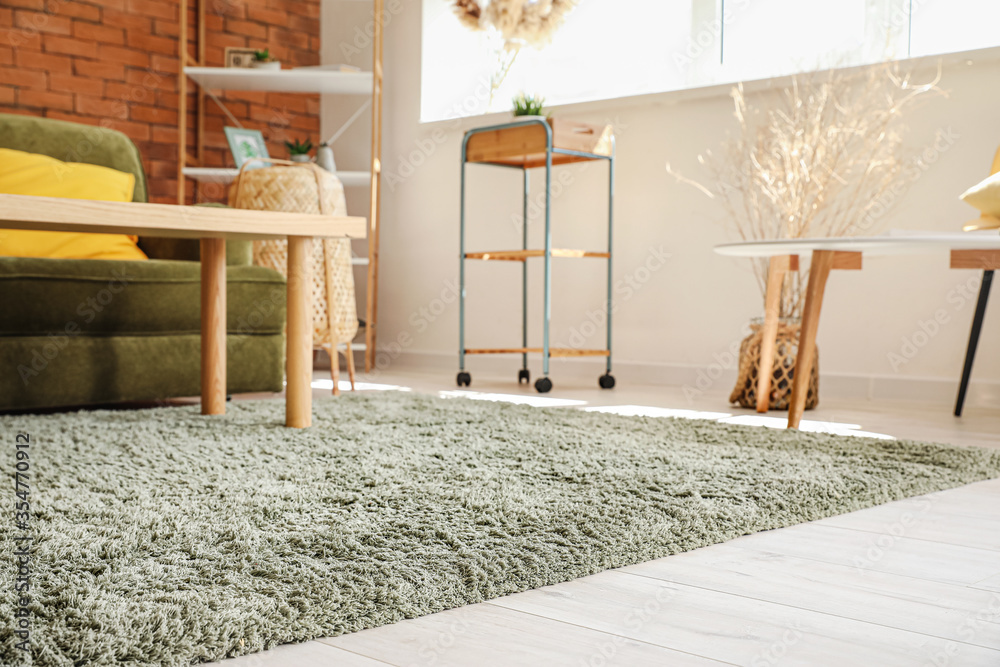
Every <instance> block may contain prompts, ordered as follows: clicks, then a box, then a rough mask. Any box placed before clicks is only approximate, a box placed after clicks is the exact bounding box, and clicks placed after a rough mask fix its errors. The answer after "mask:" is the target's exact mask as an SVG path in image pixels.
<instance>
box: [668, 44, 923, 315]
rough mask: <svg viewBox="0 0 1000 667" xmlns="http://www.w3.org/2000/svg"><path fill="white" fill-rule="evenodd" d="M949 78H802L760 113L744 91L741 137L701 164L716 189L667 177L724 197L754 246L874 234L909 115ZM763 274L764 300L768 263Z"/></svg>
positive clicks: (793, 298)
mask: <svg viewBox="0 0 1000 667" xmlns="http://www.w3.org/2000/svg"><path fill="white" fill-rule="evenodd" d="M940 77H941V74H940V71H939V72H938V75H937V77H936V78H935V79H934V80H933V81H931V82H930V83H926V84H922V85H915V84H914V83H913V82H912V81H911V78H910V75H909V74H903V73H901V72H900V70H899V67H898V65H896V64H892V63H882V64H878V65H873V66H870V67H866V68H862V69H860V70H829V71H824V72H816V73H811V74H803V75H797V76H794V77H792V81H791V84H790V85H789V86H788V88H786V89H784V90H782V91H781V92H780V93H779V94H778V99H777V101H776V102H775V103H774V104H773V105H770V106H768V107H767V108H765V109H755V108H751V107H750V106H749V105H748V103H747V98H746V95H745V94H744V92H743V86H742V84H739V85H737V86H735V87H734V88H733V91H732V98H733V101H734V103H735V116H736V120H737V123H738V125H739V134H738V136H737V137H735V138H733V139H730V140H729V141H727V142H725V143H724V144H723V149H724V150H723V151H722V152H720V153H719V154H713V153H712V152H711V151H708V152H706V153H705V154H704V155H700V156H699V157H698V160H699V162H700V163H701V164H703V165H704V166H705V167H706V169H707V170H708V171H709V173H710V174H711V177H712V183H713V185H714V187H713V188H708V187H705V186H703V185H701V184H700V183H697V182H695V181H692V180H690V179H686V178H684V177H682V176H681V175H680V174H679V173H677V172H675V171H673V170H672V169H671V168H670V165H667V171H668V172H669V173H671V174H673V175H674V176H676V177H677V178H678V179H679V180H681V181H684V182H687V183H689V184H691V185H694V186H695V187H697V188H699V189H700V190H701V191H703V192H704V193H705V194H706V195H708V196H709V197H711V198H712V199H716V200H718V201H719V203H720V204H721V205H722V206H723V208H724V209H725V211H726V213H727V214H728V215H729V219H730V221H731V223H732V225H733V226H734V227H735V229H736V232H737V233H738V235H739V236H740V238H741V239H743V240H745V241H750V240H767V239H785V238H815V237H830V236H853V235H857V234H861V233H871V232H872V231H873V230H874V228H875V227H876V226H877V225H878V222H879V220H878V218H879V216H880V214H881V212H882V211H883V210H884V206H883V204H882V203H881V202H882V201H883V199H884V197H885V196H886V195H887V194H889V192H890V191H891V190H892V189H893V188H894V187H897V185H898V184H899V183H900V179H901V178H902V175H903V174H902V172H903V169H904V167H905V165H906V158H905V156H904V154H903V150H902V146H903V140H902V134H903V132H904V131H905V126H904V125H903V122H902V120H903V113H904V112H905V111H907V110H908V109H909V108H911V107H912V106H913V105H914V104H915V103H916V102H917V101H918V100H919V99H921V98H924V97H926V96H927V94H928V93H940V92H941V91H940V89H939V88H938V87H937V84H938V81H939V80H940ZM803 264H804V263H803ZM754 268H755V271H754V273H755V274H756V278H757V282H758V285H759V286H760V289H761V293H762V294H763V292H764V287H765V284H766V278H767V262H766V260H761V261H758V262H757V263H756V264H755V267H754ZM789 278H790V279H787V280H785V287H784V291H783V293H782V299H781V317H783V318H795V317H800V316H801V313H802V305H803V297H804V287H805V273H804V270H800V272H799V273H798V274H794V273H793V274H792V275H790V276H789Z"/></svg>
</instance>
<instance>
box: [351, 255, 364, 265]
mask: <svg viewBox="0 0 1000 667" xmlns="http://www.w3.org/2000/svg"><path fill="white" fill-rule="evenodd" d="M351 264H353V265H354V266H368V258H367V257H351Z"/></svg>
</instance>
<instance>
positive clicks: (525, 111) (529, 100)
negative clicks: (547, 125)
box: [513, 93, 547, 118]
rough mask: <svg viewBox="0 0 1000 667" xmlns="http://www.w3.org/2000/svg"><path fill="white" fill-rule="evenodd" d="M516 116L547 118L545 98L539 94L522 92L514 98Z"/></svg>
mask: <svg viewBox="0 0 1000 667" xmlns="http://www.w3.org/2000/svg"><path fill="white" fill-rule="evenodd" d="M513 103H514V109H513V113H514V117H515V118H520V117H523V116H528V117H530V118H545V117H546V116H547V115H546V114H545V113H544V111H545V98H544V97H540V96H537V95H525V94H524V93H521V94H520V95H518V96H517V97H515V98H514V101H513Z"/></svg>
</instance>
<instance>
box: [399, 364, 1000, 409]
mask: <svg viewBox="0 0 1000 667" xmlns="http://www.w3.org/2000/svg"><path fill="white" fill-rule="evenodd" d="M380 362H381V363H382V366H383V368H382V369H381V372H391V371H392V370H396V369H398V370H401V371H415V372H434V373H446V374H451V373H454V372H456V371H457V370H458V355H457V354H455V353H445V352H421V351H410V350H408V351H406V352H403V353H402V354H400V355H399V356H398V357H396V358H394V359H391V360H388V359H386V358H385V357H384V356H383V357H382V358H381V359H380ZM386 362H387V363H386ZM528 365H529V368H531V371H532V376H533V377H539V376H540V374H541V361H540V359H539V358H538V357H537V355H536V356H531V357H529V358H528ZM604 367H605V363H604V359H601V358H595V359H553V360H552V362H551V365H550V368H549V374H550V375H551V376H552V377H553V378H555V377H557V376H558V377H559V378H565V379H567V380H572V381H587V382H591V381H592V382H596V381H597V378H598V377H599V376H600V375H602V374H603V373H604ZM519 368H520V358H519V356H518V355H502V356H501V355H469V356H467V357H466V369H467V370H469V371H470V372H471V373H473V374H476V373H480V374H482V375H484V376H486V377H491V378H495V377H503V376H504V375H510V377H511V379H512V380H515V379H516V377H517V370H518V369H519ZM613 373H614V376H615V378H616V379H617V381H618V383H619V385H621V384H622V383H628V384H633V385H655V386H671V387H683V388H687V389H689V390H692V391H698V392H702V393H706V394H708V393H714V394H721V393H725V392H728V391H729V390H730V389H732V386H733V384H734V383H735V382H736V369H735V368H731V369H723V368H722V367H720V366H718V365H716V366H709V367H701V366H687V365H683V364H664V363H652V362H650V363H640V362H634V361H616V362H615V363H614V369H613ZM958 380H959V377H958V375H957V373H956V376H955V377H954V378H938V377H910V376H905V377H904V376H879V375H870V376H866V375H851V374H844V373H832V372H823V373H822V374H821V375H820V390H821V392H822V395H823V396H826V397H828V398H842V399H852V400H871V401H906V402H912V403H935V404H945V405H953V404H954V401H955V395H956V393H957V392H958ZM965 404H966V407H969V408H974V407H994V408H995V407H998V406H1000V382H991V381H977V380H975V379H974V378H973V380H972V381H971V382H970V383H969V392H968V395H967V397H966V403H965Z"/></svg>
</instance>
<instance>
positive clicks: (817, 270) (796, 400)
mask: <svg viewBox="0 0 1000 667" xmlns="http://www.w3.org/2000/svg"><path fill="white" fill-rule="evenodd" d="M835 254H836V252H835V251H833V250H814V251H813V254H812V261H811V262H810V266H809V284H808V285H807V287H806V301H805V305H804V306H803V308H802V329H801V331H800V333H799V354H798V356H797V357H796V358H795V378H794V379H793V381H792V399H791V402H790V403H789V405H788V428H798V427H799V422H800V421H801V420H802V413H803V412H804V411H805V408H806V397H807V396H808V394H809V376H810V375H811V374H812V367H813V363H814V361H815V360H816V331H817V330H818V329H819V313H820V310H821V309H822V308H823V292H824V290H825V289H826V279H827V278H829V277H830V269H832V268H833V258H834V255H835Z"/></svg>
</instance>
